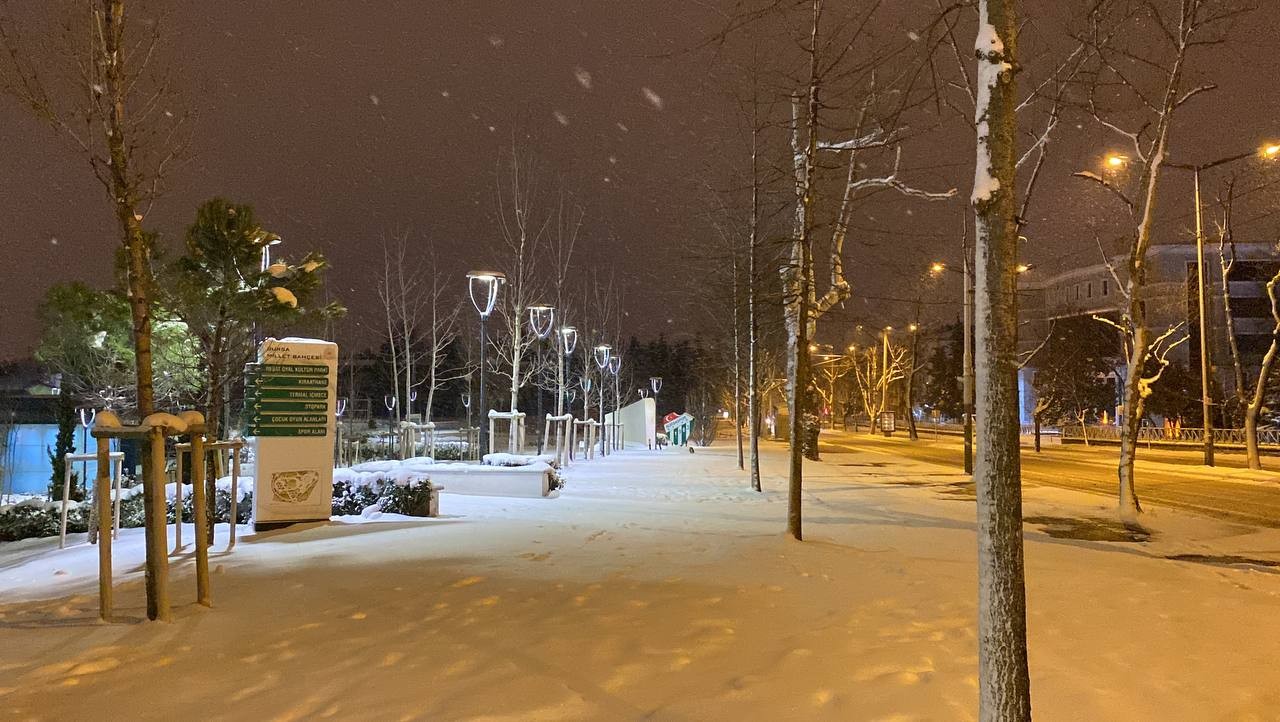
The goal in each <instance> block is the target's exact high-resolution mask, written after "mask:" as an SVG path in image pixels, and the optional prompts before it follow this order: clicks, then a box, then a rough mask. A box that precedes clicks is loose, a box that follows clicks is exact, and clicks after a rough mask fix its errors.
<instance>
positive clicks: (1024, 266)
mask: <svg viewBox="0 0 1280 722" xmlns="http://www.w3.org/2000/svg"><path fill="white" fill-rule="evenodd" d="M1014 270H1016V271H1017V272H1018V273H1026V272H1027V271H1030V270H1031V264H1030V263H1019V264H1018V265H1017V266H1016V267H1015V268H1014Z"/></svg>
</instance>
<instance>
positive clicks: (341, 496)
mask: <svg viewBox="0 0 1280 722" xmlns="http://www.w3.org/2000/svg"><path fill="white" fill-rule="evenodd" d="M432 466H433V462H432V460H431V459H429V458H426V457H419V458H415V459H407V460H405V461H371V462H368V463H365V464H357V465H356V466H354V467H352V468H350V469H334V470H333V513H334V515H335V516H343V515H351V514H366V513H367V512H369V511H380V512H384V513H389V514H404V515H406V516H438V515H439V513H440V502H439V493H438V490H437V489H436V487H435V486H434V485H432V483H431V480H430V478H429V477H428V475H427V473H426V468H427V467H432Z"/></svg>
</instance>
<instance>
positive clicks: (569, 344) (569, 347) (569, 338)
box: [560, 326, 578, 355]
mask: <svg viewBox="0 0 1280 722" xmlns="http://www.w3.org/2000/svg"><path fill="white" fill-rule="evenodd" d="M560 343H561V344H563V347H564V352H565V354H566V355H568V354H571V353H573V350H574V349H575V348H577V347H578V329H576V328H574V327H573V326H561V327H560Z"/></svg>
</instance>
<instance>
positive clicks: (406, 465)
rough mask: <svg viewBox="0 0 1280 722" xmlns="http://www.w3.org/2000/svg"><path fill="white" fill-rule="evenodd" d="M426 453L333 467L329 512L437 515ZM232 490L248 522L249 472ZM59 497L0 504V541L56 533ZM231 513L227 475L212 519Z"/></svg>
mask: <svg viewBox="0 0 1280 722" xmlns="http://www.w3.org/2000/svg"><path fill="white" fill-rule="evenodd" d="M432 463H433V462H432V460H431V459H426V458H418V459H409V460H407V461H374V462H369V463H367V464H360V465H359V466H357V467H356V468H354V469H335V470H334V472H333V515H334V516H347V515H353V514H354V515H359V514H364V515H366V516H367V515H368V513H369V512H373V511H377V512H383V513H388V514H403V515H405V516H423V517H426V516H438V515H439V513H440V502H439V498H440V494H439V489H437V488H436V487H434V486H433V485H432V484H431V482H430V480H429V479H428V478H427V474H426V473H425V471H424V467H427V466H430V465H431V464H432ZM237 491H238V493H239V496H240V499H239V500H238V501H237V504H236V523H237V524H248V523H249V522H250V521H251V517H252V512H253V477H252V476H245V475H243V474H241V476H240V479H239V483H238V484H237ZM165 497H166V511H167V514H166V523H168V524H172V523H173V521H174V513H175V506H176V500H177V488H176V487H175V485H173V484H167V485H165ZM192 498H193V496H192V493H191V485H190V484H183V491H182V520H183V521H184V522H187V523H193V522H194V521H195V513H194V509H193V508H192ZM91 506H92V505H91V503H90V502H75V503H72V504H70V505H68V508H67V531H68V532H70V533H76V532H85V531H88V529H89V514H90V509H91ZM61 509H62V505H61V502H55V501H50V500H48V499H46V498H44V497H43V496H30V497H23V498H21V499H17V500H16V501H15V502H14V503H9V504H5V505H3V506H0V541H17V540H19V539H28V538H32V537H44V536H56V535H57V534H58V525H59V515H60V514H61ZM144 514H145V509H144V507H143V495H142V485H141V484H138V485H135V486H131V487H128V488H125V489H121V490H120V526H121V527H122V528H132V527H140V526H142V525H143V519H144ZM230 515H231V477H230V476H226V477H223V478H221V479H218V481H217V493H216V494H215V495H214V522H215V523H225V522H227V520H228V518H229V517H230Z"/></svg>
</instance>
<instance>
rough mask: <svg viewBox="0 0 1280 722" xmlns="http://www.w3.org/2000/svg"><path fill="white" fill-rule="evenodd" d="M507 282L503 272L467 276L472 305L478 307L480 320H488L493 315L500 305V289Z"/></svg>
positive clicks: (487, 272)
mask: <svg viewBox="0 0 1280 722" xmlns="http://www.w3.org/2000/svg"><path fill="white" fill-rule="evenodd" d="M506 281H507V277H506V275H504V274H503V273H502V272H501V271H472V272H470V273H468V274H467V290H468V291H469V292H470V294H471V305H473V306H475V307H476V312H477V313H479V314H480V318H488V317H489V314H491V313H493V309H494V307H495V306H497V305H498V288H499V287H500V286H502V284H503V283H506Z"/></svg>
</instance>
